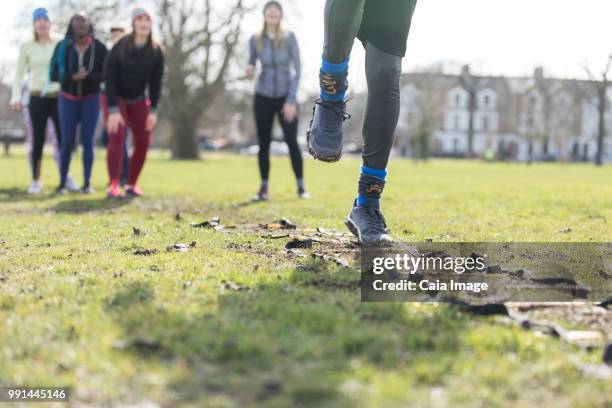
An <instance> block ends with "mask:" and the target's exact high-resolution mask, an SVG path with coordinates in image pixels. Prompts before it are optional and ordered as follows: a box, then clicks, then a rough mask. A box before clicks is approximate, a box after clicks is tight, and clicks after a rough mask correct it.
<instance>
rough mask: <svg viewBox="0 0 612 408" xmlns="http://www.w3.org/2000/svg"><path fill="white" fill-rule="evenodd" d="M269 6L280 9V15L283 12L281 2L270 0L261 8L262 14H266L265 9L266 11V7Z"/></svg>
mask: <svg viewBox="0 0 612 408" xmlns="http://www.w3.org/2000/svg"><path fill="white" fill-rule="evenodd" d="M270 7H277V8H278V9H279V10H280V12H281V15H282V14H283V6H281V4H280V3H279V2H278V1H275V0H271V1H269V2H267V3H266V5H265V6H264V8H263V12H264V14H266V11H268V9H269V8H270Z"/></svg>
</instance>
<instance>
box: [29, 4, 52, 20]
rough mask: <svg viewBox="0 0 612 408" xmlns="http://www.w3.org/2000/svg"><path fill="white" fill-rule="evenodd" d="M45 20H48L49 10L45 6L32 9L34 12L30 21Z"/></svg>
mask: <svg viewBox="0 0 612 408" xmlns="http://www.w3.org/2000/svg"><path fill="white" fill-rule="evenodd" d="M40 19H43V20H47V21H50V19H49V12H48V11H47V9H46V8H42V7H41V8H37V9H36V10H34V12H33V13H32V21H33V22H34V21H36V20H40Z"/></svg>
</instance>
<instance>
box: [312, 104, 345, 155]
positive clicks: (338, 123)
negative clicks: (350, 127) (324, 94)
mask: <svg viewBox="0 0 612 408" xmlns="http://www.w3.org/2000/svg"><path fill="white" fill-rule="evenodd" d="M345 107H346V103H345V102H344V101H341V102H335V101H326V100H323V99H321V98H319V99H317V100H316V102H315V105H314V107H313V108H312V120H311V121H310V129H309V130H308V133H307V134H306V140H307V142H308V152H309V153H310V154H311V155H312V157H314V158H315V159H317V160H321V161H324V162H336V161H338V160H340V157H342V122H344V121H345V120H347V119H350V117H351V115H349V114H348V113H347V112H346V111H345Z"/></svg>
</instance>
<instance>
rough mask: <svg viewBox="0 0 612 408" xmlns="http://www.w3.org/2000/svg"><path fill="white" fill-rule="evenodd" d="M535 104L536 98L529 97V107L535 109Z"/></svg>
mask: <svg viewBox="0 0 612 408" xmlns="http://www.w3.org/2000/svg"><path fill="white" fill-rule="evenodd" d="M537 103H538V98H536V97H535V96H530V97H529V107H530V108H535V107H536V105H537Z"/></svg>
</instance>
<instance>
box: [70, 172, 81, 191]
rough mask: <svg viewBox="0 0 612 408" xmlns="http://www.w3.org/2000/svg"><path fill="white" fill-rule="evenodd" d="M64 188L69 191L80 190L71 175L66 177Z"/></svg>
mask: <svg viewBox="0 0 612 408" xmlns="http://www.w3.org/2000/svg"><path fill="white" fill-rule="evenodd" d="M66 189H67V190H68V191H70V192H73V193H75V192H77V191H80V190H81V187H80V186H79V183H77V182H76V180H75V179H73V178H72V177H71V176H68V177H66Z"/></svg>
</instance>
